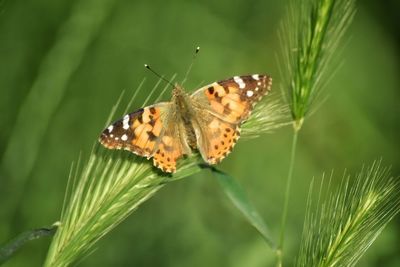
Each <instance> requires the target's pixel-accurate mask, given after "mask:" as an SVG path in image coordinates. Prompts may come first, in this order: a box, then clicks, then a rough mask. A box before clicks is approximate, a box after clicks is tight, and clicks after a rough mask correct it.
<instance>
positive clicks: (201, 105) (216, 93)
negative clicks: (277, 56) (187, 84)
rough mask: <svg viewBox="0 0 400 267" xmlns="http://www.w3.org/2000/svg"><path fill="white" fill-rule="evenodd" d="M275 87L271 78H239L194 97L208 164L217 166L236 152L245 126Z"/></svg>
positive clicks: (201, 144) (201, 145) (209, 87)
mask: <svg viewBox="0 0 400 267" xmlns="http://www.w3.org/2000/svg"><path fill="white" fill-rule="evenodd" d="M271 84H272V79H271V78H270V77H269V76H267V75H258V74H254V75H246V76H235V77H233V78H230V79H227V80H223V81H220V82H215V83H212V84H210V85H207V86H204V87H202V88H200V89H199V90H197V91H195V92H194V93H193V94H192V96H191V99H192V102H193V106H194V107H195V108H196V109H197V113H198V114H199V115H198V116H197V117H198V122H197V127H195V128H196V135H197V136H198V138H197V146H198V149H199V151H200V153H201V154H202V157H203V159H204V160H205V161H207V162H208V163H210V164H216V163H218V162H220V161H221V160H222V159H223V158H225V157H226V155H227V154H229V153H230V152H231V151H232V149H233V147H234V146H235V144H236V142H237V140H238V139H239V137H240V125H241V123H242V122H243V121H245V120H246V119H247V118H248V117H249V116H250V113H251V111H252V109H253V107H254V105H255V104H256V103H257V102H258V101H260V100H261V99H262V97H263V96H264V95H266V94H267V93H268V92H269V91H270V89H271ZM194 125H196V123H194Z"/></svg>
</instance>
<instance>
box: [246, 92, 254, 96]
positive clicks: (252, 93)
mask: <svg viewBox="0 0 400 267" xmlns="http://www.w3.org/2000/svg"><path fill="white" fill-rule="evenodd" d="M246 95H247V96H248V97H252V96H253V95H254V92H253V91H247V92H246Z"/></svg>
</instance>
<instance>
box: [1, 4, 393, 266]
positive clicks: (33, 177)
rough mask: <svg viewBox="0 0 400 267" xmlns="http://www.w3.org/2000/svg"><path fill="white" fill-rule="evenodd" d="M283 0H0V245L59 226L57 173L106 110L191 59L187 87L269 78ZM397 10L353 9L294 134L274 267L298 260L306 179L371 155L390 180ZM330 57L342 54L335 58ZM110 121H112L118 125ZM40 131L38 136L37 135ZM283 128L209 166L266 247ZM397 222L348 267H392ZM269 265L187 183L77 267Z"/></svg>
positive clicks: (245, 235) (87, 144) (144, 209)
mask: <svg viewBox="0 0 400 267" xmlns="http://www.w3.org/2000/svg"><path fill="white" fill-rule="evenodd" d="M285 5H286V3H285V2H284V1H276V0H275V1H261V0H260V1H253V0H252V1H244V0H241V1H228V0H222V1H201V2H200V1H198V2H196V1H185V0H176V1H160V0H158V1H144V0H141V1H128V0H74V1H69V0H59V1H52V0H13V1H9V0H8V1H0V129H1V131H0V166H1V167H0V175H1V177H0V203H1V204H0V205H1V206H0V243H3V242H5V241H6V240H9V239H10V238H12V237H14V236H15V235H17V234H18V233H20V232H22V231H24V230H27V229H32V228H37V227H41V226H47V225H50V224H52V223H53V222H55V221H57V220H58V217H59V214H60V211H61V207H62V201H63V197H64V191H65V188H66V182H67V177H68V172H69V168H70V164H71V162H72V161H74V160H76V159H77V158H78V155H79V153H80V152H81V151H82V154H83V155H87V154H88V153H89V151H90V148H91V146H92V144H93V143H94V142H95V141H96V139H97V137H98V135H99V133H100V131H101V130H102V128H103V126H104V123H105V120H106V119H107V116H108V114H109V112H110V109H111V107H112V105H113V104H115V102H116V101H117V98H118V97H119V95H120V94H121V92H122V91H123V90H126V94H125V98H123V100H122V104H123V106H125V105H126V104H127V103H128V102H129V98H130V96H131V95H132V94H133V93H134V89H135V88H137V86H138V85H139V83H140V82H141V81H142V80H143V78H145V77H146V83H145V85H144V86H145V87H144V88H148V90H147V89H145V90H142V92H143V95H140V96H139V97H138V98H137V101H135V103H133V106H134V108H139V107H140V105H141V102H143V99H144V98H145V97H146V93H147V92H149V90H150V88H152V87H153V85H154V84H155V83H156V81H157V78H156V77H154V76H153V75H152V74H151V73H150V72H148V71H146V70H145V69H144V68H143V64H144V63H148V64H151V65H152V66H153V67H154V68H155V69H157V70H158V71H159V72H160V73H162V74H164V75H166V76H168V77H170V76H172V75H173V74H174V73H177V74H178V77H179V78H180V79H182V78H183V76H184V73H185V72H186V69H187V67H188V65H189V63H190V60H191V57H192V53H193V51H194V48H195V47H196V46H197V45H199V46H201V52H200V54H199V56H198V58H197V60H196V62H195V65H194V67H193V71H192V73H191V75H190V77H189V80H188V82H187V83H186V87H187V88H188V89H194V87H196V86H197V85H198V84H200V83H207V82H213V81H215V80H220V79H222V78H227V77H230V76H232V75H237V74H248V73H264V72H266V73H269V74H271V75H272V76H273V77H274V81H275V84H274V86H273V90H275V91H279V89H278V88H279V87H278V84H279V73H278V68H277V60H276V55H277V53H278V51H279V49H280V47H279V42H278V38H277V29H278V26H279V22H280V20H281V19H282V17H283V15H284V10H285ZM399 10H400V2H399V1H397V0H391V1H390V0H388V1H384V2H382V1H372V0H369V1H368V0H365V1H359V2H358V3H357V14H356V17H355V19H354V22H353V24H352V25H351V27H350V29H349V32H348V34H347V38H346V41H345V42H344V43H342V44H343V45H342V46H341V53H340V62H341V64H342V66H341V67H340V68H339V69H338V70H337V73H336V75H335V76H334V79H332V81H331V82H330V83H329V84H328V86H327V87H326V88H325V92H324V96H327V99H326V101H325V102H324V103H323V104H322V105H321V107H320V108H319V109H318V110H317V111H316V112H315V113H314V115H313V116H312V117H310V118H309V119H308V120H307V121H306V123H305V125H304V128H303V130H302V131H301V133H300V136H299V147H298V154H297V160H296V165H295V173H294V182H293V190H292V194H291V204H290V210H289V219H288V222H289V224H288V229H287V235H286V236H287V241H286V249H287V252H286V261H287V263H288V266H290V263H292V262H293V260H294V259H295V256H296V255H297V252H298V247H299V243H300V236H301V230H302V225H303V218H304V209H305V203H306V196H307V190H308V187H309V184H310V181H311V179H312V178H313V177H315V178H316V179H317V180H318V179H319V177H321V175H322V174H323V173H324V172H330V171H331V170H332V169H335V179H334V182H335V183H336V182H339V181H340V177H341V174H342V173H343V170H344V169H347V170H349V171H350V172H355V171H357V170H359V169H360V167H361V166H362V165H363V164H368V163H371V162H372V161H373V160H374V159H377V158H380V157H382V158H383V163H384V165H392V166H393V173H394V174H396V175H399V174H400V163H399V154H400V149H399V148H400V139H399V137H400V125H399V122H400V105H399V100H400V91H399V89H400V75H399V74H400V65H399V41H400V29H399V27H400V24H399V21H398V11H399ZM344 44H345V45H344ZM119 115H121V114H119ZM41 129H42V130H41ZM291 132H292V131H291V128H290V127H286V128H282V129H279V130H276V131H275V132H274V133H271V134H268V135H265V136H262V137H260V138H258V139H254V140H250V141H241V142H239V144H238V145H237V147H236V148H235V151H234V153H233V154H231V155H230V156H229V157H228V158H227V159H226V160H225V161H224V162H223V163H222V165H221V168H222V169H224V170H226V171H227V172H229V173H230V174H231V175H232V176H234V177H235V178H236V179H238V181H239V182H240V183H241V185H242V186H243V187H244V188H245V189H246V191H247V193H248V194H249V197H250V199H251V201H252V202H253V203H254V205H255V206H256V207H257V208H258V209H259V211H260V213H261V214H262V216H263V217H264V218H265V220H266V221H267V222H268V224H269V226H270V227H271V229H272V232H273V234H274V236H275V237H278V231H279V221H280V216H281V211H282V204H283V191H284V181H285V177H286V175H287V169H288V164H289V150H290V142H291ZM49 243H50V238H43V239H41V240H37V241H34V242H31V243H29V244H28V245H26V246H25V247H24V248H23V249H22V250H21V251H20V252H19V253H18V254H17V255H16V256H15V257H14V258H12V259H11V260H10V261H9V262H7V263H6V264H5V265H4V266H8V267H11V266H40V265H41V264H42V263H43V261H44V258H45V256H46V252H47V248H48V246H49ZM399 244H400V218H399V217H397V218H396V219H395V220H394V221H393V222H392V223H391V224H390V225H389V227H387V228H386V230H385V231H384V232H383V233H382V235H381V236H380V237H379V238H378V240H377V241H376V242H375V243H374V244H373V246H372V247H371V249H370V250H369V251H368V252H367V254H366V256H365V257H364V258H363V259H362V261H361V262H360V263H359V266H388V267H390V266H392V267H394V266H400V246H399ZM273 262H274V255H273V254H272V253H271V251H270V250H269V249H268V247H267V246H266V245H265V243H264V242H263V240H262V238H261V237H260V236H259V235H258V234H257V232H256V231H255V230H254V229H253V228H252V227H251V226H249V225H248V224H247V223H246V221H245V220H244V219H243V218H242V216H241V214H240V213H239V212H238V211H237V210H236V209H235V208H234V207H233V206H232V205H231V203H230V202H229V201H228V200H227V199H226V197H225V196H224V195H223V193H222V191H221V190H220V188H219V185H218V183H217V182H216V181H215V180H214V179H213V178H212V177H209V176H208V175H207V173H206V172H205V173H199V174H198V175H195V176H193V177H190V178H186V179H183V180H181V181H179V182H175V183H171V184H169V185H168V186H166V187H165V188H163V189H162V190H161V191H160V192H159V193H157V194H156V195H155V196H154V197H153V198H152V199H150V200H149V201H147V202H146V203H145V204H144V205H142V206H141V208H140V209H139V210H137V211H136V212H135V213H134V214H133V215H132V216H130V217H129V218H128V219H127V220H126V221H125V222H124V223H122V224H121V225H120V226H119V227H117V229H115V230H114V231H113V232H112V233H111V234H109V235H108V236H106V237H105V238H104V239H103V240H102V241H101V242H99V243H98V246H97V249H96V250H95V251H93V253H92V254H91V255H90V256H89V257H87V258H85V259H83V260H82V261H81V262H80V263H79V264H78V266H252V267H256V266H273Z"/></svg>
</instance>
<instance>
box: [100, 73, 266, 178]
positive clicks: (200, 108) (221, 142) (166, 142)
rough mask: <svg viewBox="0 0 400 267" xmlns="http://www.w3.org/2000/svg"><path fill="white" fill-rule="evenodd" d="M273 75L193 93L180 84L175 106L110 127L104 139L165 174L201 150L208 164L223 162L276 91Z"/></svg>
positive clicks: (234, 79)
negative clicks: (244, 125) (150, 162)
mask: <svg viewBox="0 0 400 267" xmlns="http://www.w3.org/2000/svg"><path fill="white" fill-rule="evenodd" d="M271 84H272V79H271V77H269V76H268V75H260V74H253V75H244V76H234V77H232V78H229V79H226V80H222V81H219V82H214V83H212V84H209V85H207V86H204V87H202V88H200V89H198V90H196V91H195V92H193V93H192V94H189V93H187V92H185V91H184V90H183V88H182V87H181V86H179V85H176V86H174V88H173V90H172V99H171V101H170V102H161V103H156V104H154V105H151V106H148V107H145V108H141V109H139V110H137V111H135V112H133V113H130V114H127V115H125V116H124V117H123V118H122V119H120V120H118V121H116V122H114V123H113V124H111V125H110V126H109V127H107V128H106V129H105V130H104V131H103V132H102V134H101V136H100V138H99V141H100V143H101V144H102V145H103V146H105V147H106V148H108V149H125V150H128V151H130V152H133V153H135V154H137V155H139V156H143V157H146V158H147V159H150V158H153V164H154V166H156V167H158V168H160V169H161V170H162V171H163V172H167V173H173V172H175V171H176V165H177V161H178V160H179V159H180V158H182V157H183V156H184V155H190V154H191V152H192V150H196V149H197V150H198V151H199V152H200V154H201V156H202V158H203V160H204V161H205V162H207V163H208V164H217V163H219V162H220V161H221V160H222V159H224V158H225V157H226V156H227V155H228V154H229V153H230V152H231V151H232V149H233V147H234V146H235V144H236V142H237V141H238V139H239V137H240V127H241V124H242V123H243V122H244V121H246V120H247V119H248V118H249V116H250V113H251V111H252V109H253V107H254V105H255V104H256V103H257V102H258V101H260V100H261V98H262V97H263V96H264V95H266V94H267V93H268V92H269V91H270V90H271Z"/></svg>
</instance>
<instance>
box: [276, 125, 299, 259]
mask: <svg viewBox="0 0 400 267" xmlns="http://www.w3.org/2000/svg"><path fill="white" fill-rule="evenodd" d="M298 133H299V130H296V129H295V130H294V132H293V139H292V148H291V151H290V163H289V172H288V176H287V180H286V189H285V196H284V203H283V211H282V219H281V230H280V236H279V243H278V249H277V260H278V264H277V266H278V267H281V266H283V245H284V241H285V230H286V229H285V228H286V221H287V213H288V209H289V198H290V188H291V185H292V180H293V169H294V163H295V158H296V148H297V137H298Z"/></svg>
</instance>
